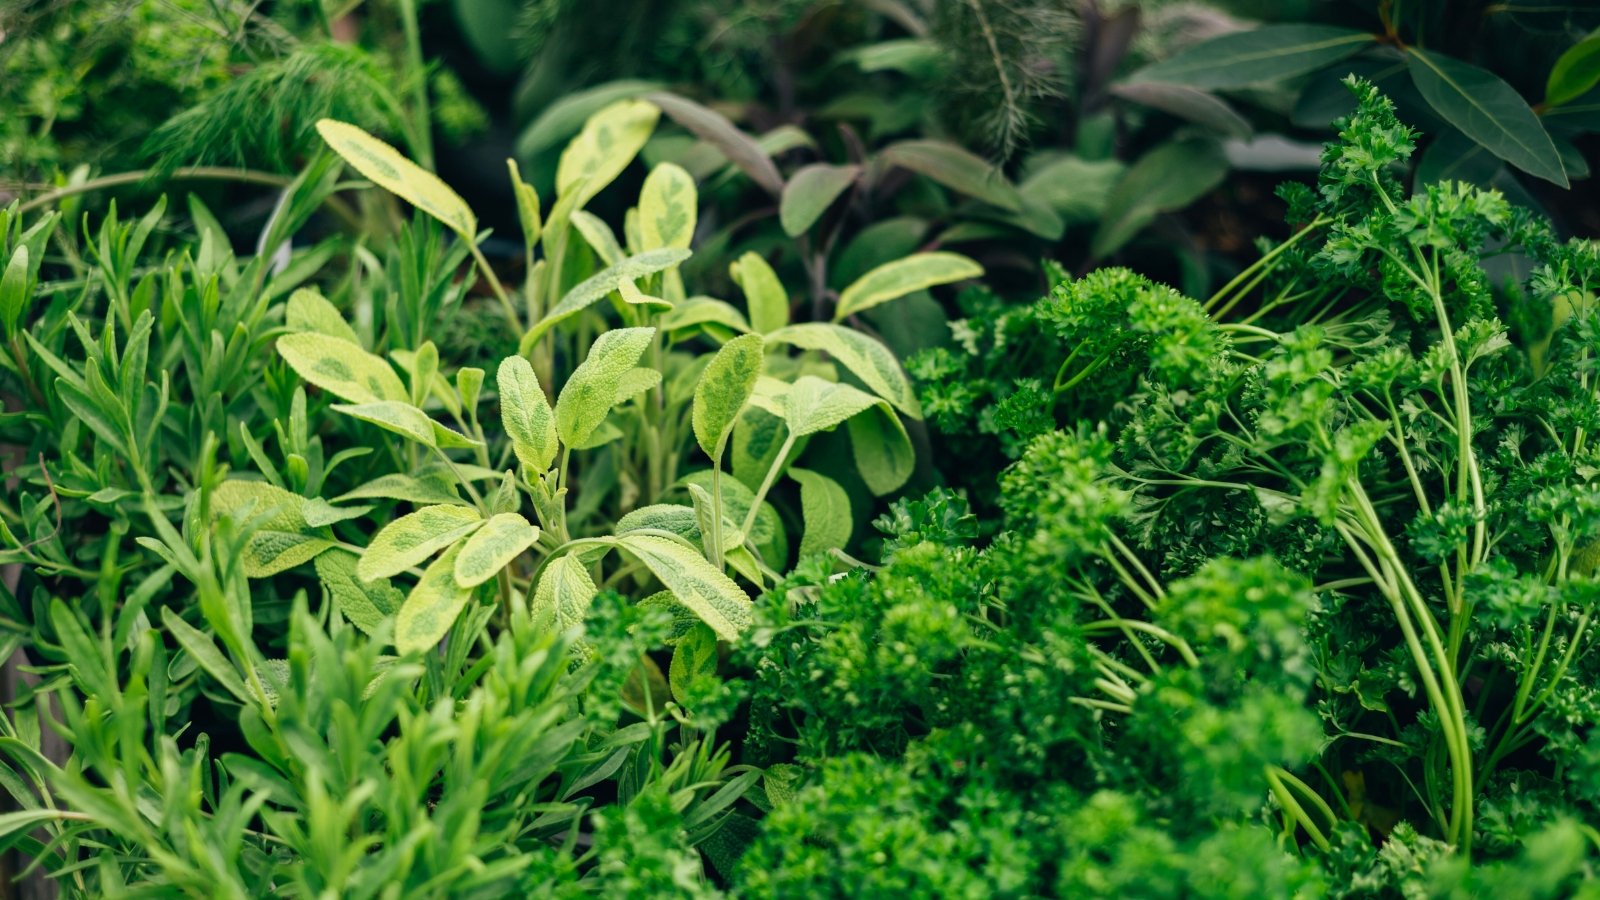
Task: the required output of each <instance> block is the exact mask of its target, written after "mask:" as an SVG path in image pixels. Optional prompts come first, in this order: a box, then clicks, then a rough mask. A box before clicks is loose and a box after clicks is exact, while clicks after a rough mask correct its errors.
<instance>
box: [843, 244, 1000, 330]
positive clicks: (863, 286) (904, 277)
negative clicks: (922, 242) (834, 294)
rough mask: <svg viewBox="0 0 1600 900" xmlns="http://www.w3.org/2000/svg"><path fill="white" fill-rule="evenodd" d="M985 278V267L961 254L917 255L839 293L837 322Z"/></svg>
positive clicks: (880, 268)
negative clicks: (912, 296)
mask: <svg viewBox="0 0 1600 900" xmlns="http://www.w3.org/2000/svg"><path fill="white" fill-rule="evenodd" d="M981 275H983V266H980V265H978V264H977V263H976V262H974V261H972V260H970V259H968V258H967V257H965V256H962V255H961V254H959V253H948V252H943V251H940V252H935V253H915V254H912V255H911V256H907V257H905V258H904V259H897V260H895V261H893V262H888V263H884V264H883V265H881V266H878V267H877V268H876V269H873V270H872V271H870V272H868V273H867V274H865V275H863V276H861V277H860V278H858V279H856V280H855V281H854V282H853V283H852V284H851V285H850V286H849V287H847V288H845V289H844V290H843V291H841V292H840V293H839V306H838V308H837V309H835V310H834V312H833V319H834V321H836V322H837V321H839V320H840V319H843V318H845V317H847V316H853V315H855V314H856V313H858V312H861V311H863V310H868V309H871V308H872V307H874V306H877V305H878V304H880V303H887V302H889V301H890V300H894V299H896V298H898V297H904V296H905V295H907V294H910V293H912V292H914V291H920V290H923V289H925V288H930V287H933V286H934V285H939V284H949V283H951V282H953V281H962V280H964V279H967V278H977V277H979V276H981Z"/></svg>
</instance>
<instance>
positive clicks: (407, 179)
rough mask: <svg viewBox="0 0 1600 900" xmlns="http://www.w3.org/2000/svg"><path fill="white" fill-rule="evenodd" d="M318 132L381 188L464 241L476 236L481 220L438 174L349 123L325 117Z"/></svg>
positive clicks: (318, 125) (347, 160)
mask: <svg viewBox="0 0 1600 900" xmlns="http://www.w3.org/2000/svg"><path fill="white" fill-rule="evenodd" d="M317 133H318V134H321V135H322V139H323V140H324V141H327V142H328V146H329V147H332V148H333V152H335V153H337V154H339V155H340V156H341V157H343V158H344V161H345V162H347V163H349V164H350V165H351V166H352V167H353V168H354V169H355V170H356V171H357V172H360V173H361V174H362V175H364V176H366V177H367V178H368V179H370V180H371V181H373V182H374V183H376V184H377V185H378V186H379V187H381V188H383V189H384V190H386V191H388V192H389V193H391V194H394V195H395V196H397V197H399V198H400V199H402V200H404V201H406V202H407V203H409V204H411V205H412V206H415V207H416V208H417V209H420V210H422V211H423V212H425V213H427V214H428V215H430V216H433V217H434V218H435V219H438V220H439V221H440V222H443V223H444V224H445V225H446V226H447V227H448V228H450V230H452V231H454V232H455V233H456V234H459V235H461V237H462V239H463V240H466V241H469V242H470V241H473V240H475V239H476V238H477V233H478V219H477V217H476V216H474V215H473V214H472V209H471V208H470V207H468V206H467V202H466V201H465V200H462V199H461V195H459V194H457V193H456V192H455V191H453V190H451V189H450V186H449V185H447V184H445V183H444V182H443V181H440V180H439V177H438V176H437V175H434V174H433V173H432V172H429V171H428V170H426V169H424V168H422V167H421V166H419V165H417V164H416V163H414V162H412V161H411V160H409V159H406V158H405V157H404V156H402V155H400V151H398V150H396V149H394V148H393V147H391V146H389V145H388V144H385V143H384V142H383V141H380V140H378V139H377V138H375V137H373V136H372V135H370V134H367V133H366V132H365V131H362V130H361V129H360V128H357V127H356V126H354V125H351V124H349V123H346V122H339V121H336V120H334V119H322V120H320V121H319V122H317Z"/></svg>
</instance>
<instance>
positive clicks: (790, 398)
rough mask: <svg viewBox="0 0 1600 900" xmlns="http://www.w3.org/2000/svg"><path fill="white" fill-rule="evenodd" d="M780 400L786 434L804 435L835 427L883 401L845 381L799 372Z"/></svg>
mask: <svg viewBox="0 0 1600 900" xmlns="http://www.w3.org/2000/svg"><path fill="white" fill-rule="evenodd" d="M783 402H784V413H783V421H784V424H786V425H788V426H789V433H790V434H793V435H794V436H796V437H804V436H806V435H808V434H816V433H817V432H819V431H828V430H830V429H832V428H835V427H837V426H838V425H839V423H841V422H843V421H845V420H846V419H849V418H850V417H852V416H854V415H856V414H857V413H860V412H863V411H865V410H867V409H870V408H871V407H872V406H874V405H876V404H879V403H882V402H883V401H882V400H879V399H878V398H877V397H874V396H872V395H871V394H869V393H867V392H866V391H863V390H859V389H857V388H853V387H851V386H850V385H848V384H837V383H835V382H831V381H824V380H823V379H821V378H818V377H816V376H815V375H802V376H800V377H799V378H798V379H796V380H795V382H794V384H793V385H791V386H790V387H789V391H788V393H786V394H784V397H783Z"/></svg>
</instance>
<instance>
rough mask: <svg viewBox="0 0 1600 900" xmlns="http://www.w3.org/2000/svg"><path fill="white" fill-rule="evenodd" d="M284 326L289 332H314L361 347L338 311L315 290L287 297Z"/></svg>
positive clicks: (299, 292)
mask: <svg viewBox="0 0 1600 900" xmlns="http://www.w3.org/2000/svg"><path fill="white" fill-rule="evenodd" d="M284 324H286V325H288V326H289V330H290V331H314V332H316V333H318V334H325V335H327V336H328V337H333V338H339V339H341V340H345V341H349V342H350V343H352V344H355V345H356V346H358V347H359V346H361V340H360V339H359V338H357V337H356V331H355V329H354V328H351V327H350V323H349V322H346V321H345V320H344V316H342V315H340V314H339V310H338V308H337V307H335V306H334V305H333V304H332V303H329V302H328V298H326V297H324V296H322V293H321V292H320V291H318V290H317V289H316V288H301V289H299V290H297V291H295V292H294V293H292V294H290V295H289V304H288V307H287V309H285V310H284Z"/></svg>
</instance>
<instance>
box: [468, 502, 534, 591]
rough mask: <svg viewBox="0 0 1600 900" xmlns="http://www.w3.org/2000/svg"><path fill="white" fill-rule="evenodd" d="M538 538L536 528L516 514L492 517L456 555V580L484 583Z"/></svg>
mask: <svg viewBox="0 0 1600 900" xmlns="http://www.w3.org/2000/svg"><path fill="white" fill-rule="evenodd" d="M538 539H539V529H538V528H537V527H535V526H534V525H533V524H532V523H530V522H529V521H528V520H527V519H525V518H523V517H522V516H520V515H518V514H516V513H500V514H499V515H496V516H491V517H490V518H489V521H487V522H485V523H483V527H482V528H479V529H478V530H477V531H475V532H473V533H472V537H469V538H467V540H466V543H465V544H463V545H462V547H461V552H460V553H458V554H456V569H455V572H456V583H457V584H459V585H461V586H462V587H466V588H470V587H477V586H478V585H480V584H483V583H484V582H485V581H488V580H489V579H491V578H493V577H494V576H495V575H496V574H498V573H499V572H500V570H501V569H504V568H505V567H506V566H508V565H510V564H511V561H512V560H514V559H516V558H517V557H518V556H520V555H521V554H522V552H523V551H524V550H527V549H528V548H529V547H532V546H533V542H534V541H537V540H538Z"/></svg>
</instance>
